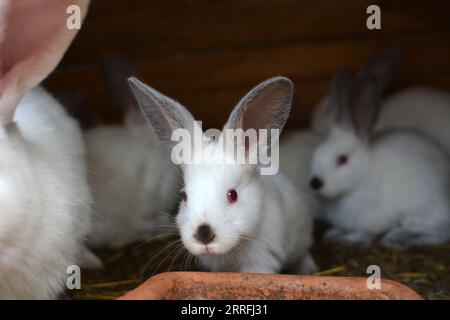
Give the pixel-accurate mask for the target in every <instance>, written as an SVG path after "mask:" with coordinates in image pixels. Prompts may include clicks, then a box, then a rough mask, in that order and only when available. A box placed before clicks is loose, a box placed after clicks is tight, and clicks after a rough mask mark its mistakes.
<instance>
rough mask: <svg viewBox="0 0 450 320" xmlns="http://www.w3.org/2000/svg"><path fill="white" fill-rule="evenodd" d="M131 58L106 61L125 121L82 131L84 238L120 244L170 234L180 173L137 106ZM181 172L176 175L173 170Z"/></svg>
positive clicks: (96, 243) (94, 243)
mask: <svg viewBox="0 0 450 320" xmlns="http://www.w3.org/2000/svg"><path fill="white" fill-rule="evenodd" d="M136 73H137V66H136V65H135V63H134V62H133V61H131V60H129V59H126V58H124V57H111V58H109V59H107V60H105V61H104V64H103V77H104V80H105V83H106V85H107V88H108V91H109V92H110V94H111V95H112V97H113V98H114V100H115V101H116V102H117V104H118V105H119V106H121V107H122V108H123V109H124V111H125V112H126V119H125V123H124V124H123V125H119V126H118V125H115V126H98V127H94V128H92V129H90V130H87V131H86V133H85V140H86V145H87V150H88V168H89V182H90V186H91V189H92V194H93V198H94V205H93V207H94V219H93V228H92V232H91V233H90V235H89V237H88V243H89V245H90V246H92V247H99V246H111V247H119V246H123V245H126V244H129V243H132V242H136V241H142V240H149V239H152V238H155V237H158V236H159V235H161V236H162V235H164V234H168V228H169V229H170V227H168V225H169V224H170V222H171V219H170V216H169V212H170V211H171V210H172V209H175V205H176V201H177V200H178V199H177V195H178V194H179V193H178V189H179V188H178V187H179V186H177V179H179V180H180V184H181V175H180V172H178V170H177V168H176V167H175V166H174V165H173V164H172V163H171V161H170V155H169V153H168V150H167V147H166V146H165V145H163V144H161V143H160V141H159V139H158V137H157V136H156V135H155V134H154V133H153V132H152V129H151V128H150V127H149V126H148V124H147V121H146V120H145V118H144V116H143V115H142V113H141V112H140V110H139V107H138V105H137V102H136V100H135V99H134V96H133V94H132V93H131V89H130V87H129V86H128V83H127V78H128V77H129V76H131V75H136ZM177 175H179V176H177Z"/></svg>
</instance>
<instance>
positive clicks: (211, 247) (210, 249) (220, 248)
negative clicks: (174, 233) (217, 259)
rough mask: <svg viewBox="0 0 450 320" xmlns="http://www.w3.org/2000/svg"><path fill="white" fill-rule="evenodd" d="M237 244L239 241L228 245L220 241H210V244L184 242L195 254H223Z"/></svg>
mask: <svg viewBox="0 0 450 320" xmlns="http://www.w3.org/2000/svg"><path fill="white" fill-rule="evenodd" d="M236 246H237V243H235V244H232V245H230V244H228V245H226V246H224V245H222V244H218V243H210V244H208V245H204V244H197V243H189V244H187V243H185V244H184V247H185V248H186V249H187V250H188V251H189V252H190V253H191V254H192V255H194V256H223V255H226V254H228V253H229V252H231V251H232V250H233V249H234V248H236Z"/></svg>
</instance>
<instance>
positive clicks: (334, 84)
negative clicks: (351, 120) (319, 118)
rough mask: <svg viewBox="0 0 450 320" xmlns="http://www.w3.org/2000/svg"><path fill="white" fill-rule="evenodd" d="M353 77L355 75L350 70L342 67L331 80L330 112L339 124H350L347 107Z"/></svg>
mask: <svg viewBox="0 0 450 320" xmlns="http://www.w3.org/2000/svg"><path fill="white" fill-rule="evenodd" d="M352 78H353V75H352V73H351V72H350V70H348V69H347V68H342V69H340V70H338V71H337V72H336V74H335V75H334V77H333V79H332V80H331V89H330V108H331V110H330V113H331V116H332V118H333V120H334V123H335V124H336V125H337V126H346V125H348V117H347V113H346V108H347V103H348V101H347V99H348V93H349V90H350V87H351V83H352Z"/></svg>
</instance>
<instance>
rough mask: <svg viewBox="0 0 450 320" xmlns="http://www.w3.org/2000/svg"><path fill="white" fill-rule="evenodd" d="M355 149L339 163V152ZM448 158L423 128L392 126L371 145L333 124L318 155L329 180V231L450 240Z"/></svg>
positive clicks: (339, 235)
mask: <svg viewBox="0 0 450 320" xmlns="http://www.w3.org/2000/svg"><path fill="white" fill-rule="evenodd" d="M348 153H351V156H350V160H349V163H348V164H347V166H346V167H342V168H336V165H335V159H336V157H337V156H338V155H340V154H348ZM448 161H449V160H448V158H447V157H445V155H444V154H443V152H441V150H440V149H439V148H438V147H436V145H434V143H433V142H432V141H430V140H429V139H427V138H425V137H424V136H421V135H420V134H418V133H413V132H409V131H400V130H399V131H392V132H386V133H384V134H382V133H380V136H379V137H374V138H373V143H372V144H371V145H369V146H366V145H365V144H364V143H361V142H360V141H359V140H358V139H357V138H356V137H355V136H354V134H353V133H351V132H349V131H346V130H343V129H339V128H334V129H333V130H332V132H331V134H330V136H329V138H328V139H327V141H326V142H324V144H323V145H321V146H320V147H319V148H318V149H317V151H316V153H315V155H314V160H313V168H312V172H313V175H316V176H319V177H321V178H322V179H323V180H324V187H323V188H322V189H321V190H320V194H321V195H322V196H323V197H325V198H327V199H330V200H331V201H330V202H329V203H328V208H327V209H328V213H327V219H328V220H329V221H330V222H331V224H332V225H333V228H332V229H331V230H330V231H328V234H327V236H328V237H330V238H332V239H334V240H339V241H342V242H345V243H362V244H367V243H370V242H372V241H373V240H374V239H375V237H377V236H379V235H381V234H384V233H386V234H385V235H384V237H383V241H384V242H385V244H387V245H391V246H397V247H405V246H408V245H420V244H432V243H441V242H445V241H447V240H448V239H449V238H450V209H449V200H448V195H449V187H450V181H449V178H448V177H449V176H450V170H449V165H448V163H449V162H448Z"/></svg>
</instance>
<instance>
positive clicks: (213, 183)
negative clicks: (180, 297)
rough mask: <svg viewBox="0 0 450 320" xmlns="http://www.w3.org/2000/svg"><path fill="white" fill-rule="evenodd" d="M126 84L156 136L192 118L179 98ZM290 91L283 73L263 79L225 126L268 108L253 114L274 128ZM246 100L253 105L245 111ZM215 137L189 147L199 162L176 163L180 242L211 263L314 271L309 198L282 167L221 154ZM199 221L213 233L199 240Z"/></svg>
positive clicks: (189, 124) (219, 267) (223, 267)
mask: <svg viewBox="0 0 450 320" xmlns="http://www.w3.org/2000/svg"><path fill="white" fill-rule="evenodd" d="M130 84H131V86H132V89H133V91H134V93H135V95H136V98H137V99H138V101H139V103H140V105H141V108H142V110H143V112H144V114H145V115H146V116H147V117H148V119H149V121H150V122H151V124H152V125H153V126H154V128H155V131H156V132H157V133H158V134H159V135H160V138H161V139H162V140H163V141H170V136H171V133H172V131H173V130H174V129H177V128H185V129H192V128H193V126H195V125H194V118H193V117H192V116H191V115H190V113H189V112H188V111H187V110H186V109H185V108H184V107H183V106H181V105H180V104H179V103H177V102H175V101H173V100H171V99H169V98H167V97H165V96H163V95H162V94H160V93H158V92H157V91H156V90H154V89H152V88H150V87H148V86H146V85H145V84H143V83H142V82H140V81H138V80H137V79H135V78H132V79H130ZM271 90H274V91H275V93H274V92H272V91H271ZM277 90H279V91H278V92H277ZM280 91H281V92H280ZM272 96H273V97H272ZM291 99H292V84H291V82H290V81H289V80H287V79H286V78H273V79H271V80H268V81H266V82H264V83H262V84H260V85H259V86H258V87H256V88H255V89H253V90H252V91H251V92H250V93H249V94H248V95H247V96H246V97H245V98H244V99H243V100H241V102H240V103H239V104H238V106H237V107H236V108H235V110H234V111H233V113H232V115H231V116H230V119H229V122H228V123H227V125H225V128H231V129H233V128H234V129H236V128H237V127H235V125H237V126H239V125H242V126H244V127H245V125H244V124H245V123H246V119H247V116H248V118H252V117H255V118H257V114H255V113H259V114H261V113H267V114H270V115H271V116H270V117H263V119H259V122H258V125H261V126H264V123H260V122H261V120H262V122H264V121H266V122H273V123H274V124H275V127H277V128H279V129H281V128H282V127H283V125H284V122H285V120H286V118H287V116H288V114H289V106H290V100H291ZM260 100H263V101H260ZM265 100H267V102H266V101H265ZM255 101H256V102H255ZM252 104H253V105H252ZM258 104H260V105H259V108H258V107H257V106H258ZM252 108H257V109H258V110H253V112H252V111H249V109H252ZM245 110H247V111H245ZM242 114H245V116H243V115H242ZM238 119H241V120H240V121H238ZM242 119H244V120H242ZM254 121H258V120H254ZM250 122H251V121H250ZM252 123H253V124H254V123H255V122H252ZM272 125H273V124H272ZM255 129H257V128H255ZM219 140H220V139H216V140H211V139H209V140H208V139H206V140H203V142H202V146H203V148H202V149H201V150H199V149H197V148H193V150H192V152H193V158H195V157H196V155H198V154H200V155H201V156H203V159H204V162H203V163H201V164H183V166H182V168H183V173H184V184H185V192H186V194H187V201H183V202H181V204H180V207H179V212H178V215H177V218H176V222H177V225H178V228H179V231H180V234H181V239H182V242H183V244H184V246H185V247H186V248H187V249H188V250H189V251H190V253H191V254H193V255H196V256H198V261H199V262H200V264H201V265H203V266H204V267H206V268H207V269H209V270H213V271H239V272H261V273H275V272H280V271H281V270H282V268H284V267H286V268H289V269H290V271H292V272H295V273H310V272H313V271H315V270H316V266H315V263H314V261H313V259H312V257H311V256H310V254H309V251H308V250H309V248H310V246H311V244H312V241H313V240H312V215H311V207H310V202H309V199H308V198H307V197H304V196H303V194H302V193H301V192H299V191H298V189H297V188H296V187H295V186H294V184H293V183H291V182H290V181H289V179H288V178H287V177H285V176H284V175H283V174H282V173H278V174H276V175H273V176H263V175H259V173H258V168H257V166H256V165H249V164H238V163H237V162H236V161H235V160H236V159H235V156H234V153H233V154H232V155H231V154H227V152H226V151H225V150H224V149H223V148H222V147H221V146H220V143H219V142H218V141H219ZM225 159H227V160H228V161H225ZM230 188H233V189H235V190H236V192H237V194H238V200H237V201H236V202H235V203H229V201H228V199H227V193H228V191H229V189H230ZM203 224H209V225H210V227H211V228H212V229H213V232H214V233H215V237H214V239H213V241H211V242H209V243H208V244H206V245H205V244H203V243H201V242H200V241H198V240H196V238H195V236H194V235H195V233H196V232H197V230H198V228H199V226H200V225H203Z"/></svg>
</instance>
